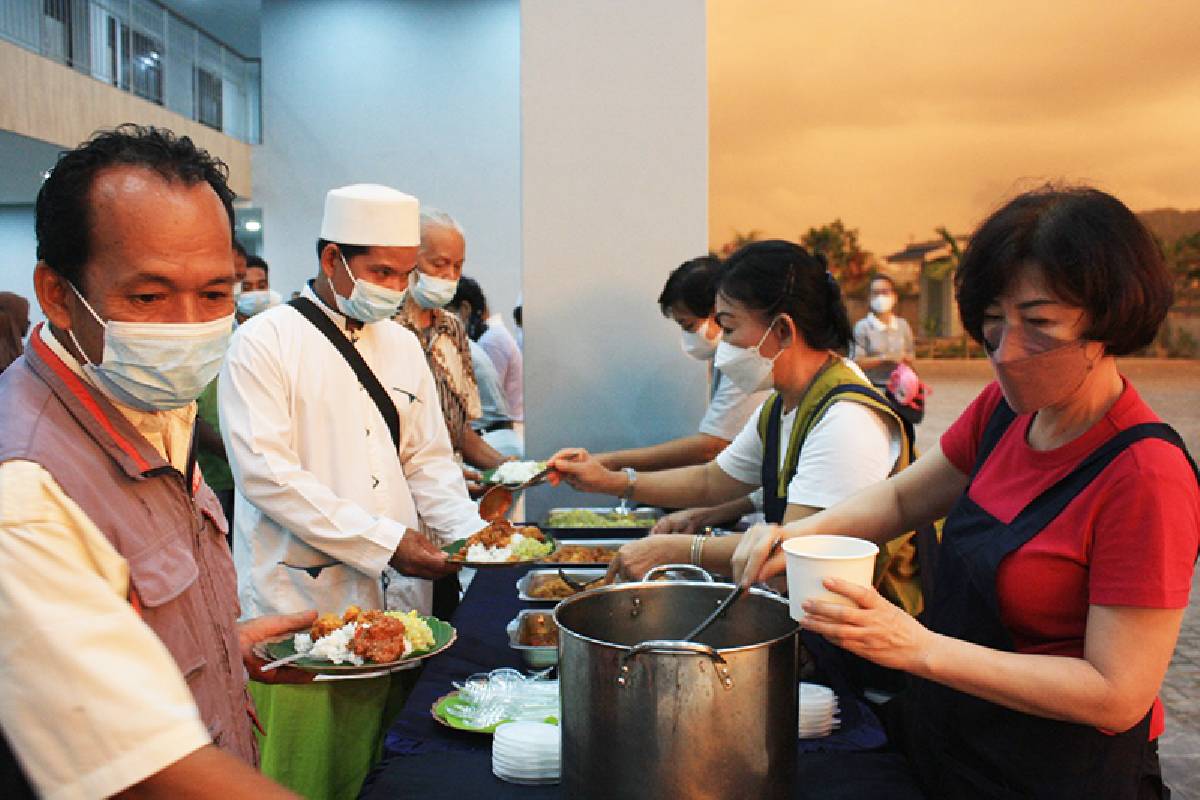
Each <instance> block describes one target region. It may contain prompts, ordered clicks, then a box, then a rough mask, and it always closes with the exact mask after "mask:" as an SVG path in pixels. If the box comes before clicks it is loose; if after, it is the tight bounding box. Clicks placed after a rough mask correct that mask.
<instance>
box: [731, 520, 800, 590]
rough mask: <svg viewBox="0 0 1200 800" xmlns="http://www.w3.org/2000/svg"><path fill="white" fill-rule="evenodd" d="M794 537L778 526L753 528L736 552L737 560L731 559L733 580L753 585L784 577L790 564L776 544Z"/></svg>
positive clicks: (755, 526) (734, 556) (744, 537)
mask: <svg viewBox="0 0 1200 800" xmlns="http://www.w3.org/2000/svg"><path fill="white" fill-rule="evenodd" d="M794 535H795V534H793V533H792V532H791V531H789V530H788V529H787V528H781V527H779V526H778V525H768V524H763V523H760V524H758V525H752V526H751V527H750V530H748V531H746V533H745V534H744V535H743V536H742V539H741V541H740V542H738V546H737V550H735V551H734V552H733V558H732V559H731V560H730V566H731V567H732V568H733V579H734V580H735V581H737V582H738V583H741V584H744V585H746V586H749V585H750V584H752V583H758V582H760V581H767V580H769V579H771V578H773V577H775V576H776V575H780V574H782V573H783V572H784V570H785V569H786V568H787V562H786V561H785V560H784V556H783V552H782V551H780V550H776V549H775V543H776V542H777V541H779V540H780V539H788V538H791V537H792V536H794Z"/></svg>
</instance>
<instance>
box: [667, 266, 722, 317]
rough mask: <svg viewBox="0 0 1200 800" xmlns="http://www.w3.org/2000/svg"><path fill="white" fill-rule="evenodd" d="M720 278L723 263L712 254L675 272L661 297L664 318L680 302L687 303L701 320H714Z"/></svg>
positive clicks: (670, 276)
mask: <svg viewBox="0 0 1200 800" xmlns="http://www.w3.org/2000/svg"><path fill="white" fill-rule="evenodd" d="M720 276H721V260H720V259H719V258H717V257H716V256H712V255H708V256H700V257H699V258H693V259H691V260H690V261H685V262H683V263H682V264H680V265H679V266H678V267H676V268H675V269H673V270H671V274H670V275H668V276H667V282H666V283H665V284H664V285H663V289H662V292H661V293H660V294H659V295H658V307H659V308H660V309H662V313H663V316H668V315H669V314H670V311H671V307H672V306H674V305H675V304H676V303H683V307H684V308H686V309H687V310H688V311H690V312H692V313H693V314H695V315H696V316H697V317H711V316H712V313H713V304H714V303H715V302H716V299H717V280H718V279H719V278H720Z"/></svg>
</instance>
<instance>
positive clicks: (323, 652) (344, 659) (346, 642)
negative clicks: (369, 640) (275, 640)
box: [294, 622, 363, 667]
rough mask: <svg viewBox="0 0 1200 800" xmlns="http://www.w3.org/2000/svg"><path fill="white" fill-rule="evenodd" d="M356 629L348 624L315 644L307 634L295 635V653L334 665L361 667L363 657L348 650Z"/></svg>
mask: <svg viewBox="0 0 1200 800" xmlns="http://www.w3.org/2000/svg"><path fill="white" fill-rule="evenodd" d="M357 627H358V626H357V625H355V623H353V622H351V623H348V624H346V625H343V626H342V627H340V628H338V629H337V630H335V631H333V632H331V633H330V634H328V635H327V636H322V637H321V638H320V639H317V640H316V641H315V642H314V641H313V640H312V637H311V636H310V635H309V634H307V633H297V634H296V637H295V639H294V644H295V647H296V652H297V653H305V655H308V656H309V657H311V658H323V659H325V660H327V661H332V662H333V663H334V664H353V665H354V666H356V667H361V666H362V664H363V657H362V656H360V655H358V654H357V653H355V652H353V651H351V650H350V642H351V641H353V639H354V631H355V630H356V629H357ZM303 648H307V650H305V649H303Z"/></svg>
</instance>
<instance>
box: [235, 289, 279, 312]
mask: <svg viewBox="0 0 1200 800" xmlns="http://www.w3.org/2000/svg"><path fill="white" fill-rule="evenodd" d="M282 302H283V298H282V297H280V296H279V293H278V292H276V291H275V290H273V289H260V290H258V291H254V292H242V293H241V294H240V295H238V297H237V310H238V313H239V314H241V315H242V316H243V317H253V316H254V315H255V314H257V313H259V312H260V311H266V310H267V309H268V308H273V307H274V306H277V305H279V304H280V303H282Z"/></svg>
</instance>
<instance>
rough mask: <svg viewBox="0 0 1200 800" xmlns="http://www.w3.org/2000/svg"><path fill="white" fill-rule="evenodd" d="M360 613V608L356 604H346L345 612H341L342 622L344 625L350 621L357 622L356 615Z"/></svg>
mask: <svg viewBox="0 0 1200 800" xmlns="http://www.w3.org/2000/svg"><path fill="white" fill-rule="evenodd" d="M361 614H362V609H361V608H359V607H358V606H347V607H346V613H345V614H342V624H343V625H346V624H348V623H351V622H358V617H359V615H361Z"/></svg>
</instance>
